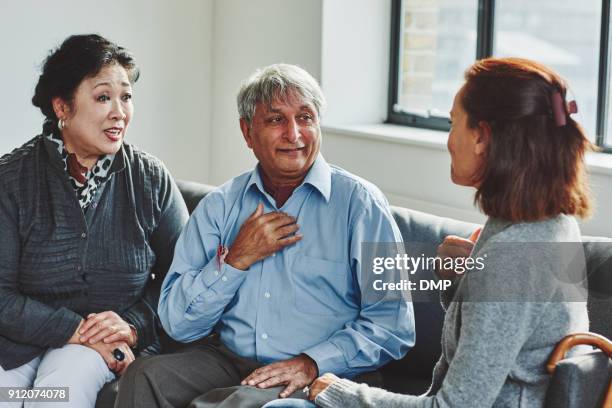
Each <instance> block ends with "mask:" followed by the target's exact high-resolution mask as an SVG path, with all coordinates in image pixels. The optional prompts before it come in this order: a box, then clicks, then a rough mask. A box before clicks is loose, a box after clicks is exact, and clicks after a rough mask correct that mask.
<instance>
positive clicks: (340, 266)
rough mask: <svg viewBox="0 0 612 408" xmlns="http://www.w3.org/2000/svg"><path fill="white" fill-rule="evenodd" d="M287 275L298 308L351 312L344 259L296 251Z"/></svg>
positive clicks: (325, 312)
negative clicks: (339, 259)
mask: <svg viewBox="0 0 612 408" xmlns="http://www.w3.org/2000/svg"><path fill="white" fill-rule="evenodd" d="M291 279H292V282H293V291H294V301H295V307H296V309H297V310H298V311H300V312H302V313H307V314H313V315H320V316H334V315H345V314H350V313H353V309H354V305H353V303H352V302H351V301H350V299H349V296H350V292H349V291H350V288H351V287H352V274H351V271H350V268H349V266H348V263H346V262H334V261H328V260H326V259H321V258H315V257H311V256H308V255H304V254H299V255H298V256H296V258H295V261H294V263H293V266H292V270H291Z"/></svg>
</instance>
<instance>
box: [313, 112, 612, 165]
mask: <svg viewBox="0 0 612 408" xmlns="http://www.w3.org/2000/svg"><path fill="white" fill-rule="evenodd" d="M322 130H323V132H324V133H334V134H338V135H343V136H351V137H359V138H362V139H369V140H373V141H378V142H381V141H382V142H389V143H396V144H403V145H409V146H416V147H423V148H428V149H432V150H442V151H446V141H447V139H448V132H443V131H439V130H431V129H420V128H415V127H409V126H400V125H391V124H386V123H378V124H377V123H374V124H365V125H333V124H330V125H323V126H322ZM586 162H587V167H588V169H589V171H590V172H591V173H595V174H603V175H607V176H612V154H609V153H587V157H586Z"/></svg>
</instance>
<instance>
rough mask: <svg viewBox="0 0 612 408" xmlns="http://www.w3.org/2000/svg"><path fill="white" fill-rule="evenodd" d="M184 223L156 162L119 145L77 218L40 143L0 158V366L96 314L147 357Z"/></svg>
mask: <svg viewBox="0 0 612 408" xmlns="http://www.w3.org/2000/svg"><path fill="white" fill-rule="evenodd" d="M187 217H188V214H187V208H186V207H185V203H184V202H183V199H182V197H181V194H180V192H179V190H178V187H177V186H176V185H175V183H174V182H173V181H172V179H171V178H170V174H169V173H168V171H167V170H166V168H165V167H164V165H163V164H162V163H161V162H160V161H159V160H158V159H156V158H154V157H153V156H150V155H148V154H146V153H144V152H141V151H139V150H137V149H136V148H134V147H132V146H130V145H128V144H124V145H123V146H122V148H121V150H120V151H119V152H118V153H117V155H116V156H115V160H114V162H113V164H112V165H111V168H110V177H109V178H108V179H107V180H106V181H105V182H104V183H103V185H101V186H100V188H99V189H98V190H97V193H96V195H95V196H94V198H93V201H92V203H91V205H90V207H89V209H88V210H87V212H86V213H83V211H82V210H81V207H80V205H79V202H78V199H77V196H76V194H75V191H74V189H73V187H72V186H71V185H70V183H69V180H68V175H67V173H66V171H65V170H64V163H63V161H62V159H61V157H60V155H59V153H58V151H57V148H56V145H55V144H54V143H53V142H52V141H50V140H49V139H48V138H47V137H43V136H37V137H35V138H34V139H32V140H31V141H29V142H28V143H26V144H25V145H23V146H22V147H20V148H18V149H15V150H14V151H13V152H12V153H10V154H7V155H5V156H3V157H2V158H0V233H1V234H2V244H1V245H0V366H2V368H3V369H5V370H10V369H13V368H15V367H19V366H21V365H22V364H24V363H27V362H28V361H30V360H32V359H33V358H34V357H36V356H39V355H41V354H42V353H44V352H45V350H46V349H48V348H56V347H61V346H63V345H64V344H66V342H67V341H68V339H70V337H71V336H72V334H73V333H74V331H75V330H76V328H77V326H78V324H79V322H80V320H81V319H83V318H84V317H85V316H87V315H88V314H89V313H92V312H101V311H105V310H113V311H115V312H116V313H118V314H119V315H120V316H121V317H122V318H123V319H124V320H126V321H127V322H128V323H130V324H133V325H134V326H135V327H136V330H137V332H138V345H137V350H138V351H144V350H147V351H148V352H155V351H157V349H158V348H159V344H158V343H159V339H158V330H159V319H158V317H157V310H156V305H157V301H158V298H159V287H160V285H161V282H162V281H163V279H164V275H165V274H166V271H167V270H168V267H169V265H170V262H171V260H172V254H173V250H174V244H175V243H176V240H177V238H178V235H179V234H180V232H181V228H182V227H183V225H184V224H185V222H186V221H187ZM152 274H155V275H156V279H152V276H151V275H152Z"/></svg>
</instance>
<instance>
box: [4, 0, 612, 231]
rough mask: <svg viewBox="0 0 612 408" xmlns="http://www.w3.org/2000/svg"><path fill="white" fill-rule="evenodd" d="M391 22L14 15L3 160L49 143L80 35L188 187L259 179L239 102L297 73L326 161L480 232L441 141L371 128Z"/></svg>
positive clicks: (231, 0)
mask: <svg viewBox="0 0 612 408" xmlns="http://www.w3.org/2000/svg"><path fill="white" fill-rule="evenodd" d="M389 22H390V0H327V1H324V0H307V1H303V0H181V1H178V2H170V1H163V0H158V1H146V0H131V1H128V2H124V1H119V0H106V1H105V2H102V3H95V2H82V1H78V0H57V1H55V2H53V3H51V2H42V1H34V0H25V1H20V2H17V1H4V2H3V3H2V10H1V14H0V38H1V40H0V44H1V45H2V50H3V58H2V71H1V72H2V75H0V89H2V90H3V96H4V97H3V98H0V120H1V123H2V124H3V129H4V130H3V135H2V137H1V138H0V154H1V153H5V152H8V151H9V150H11V149H12V148H13V147H16V146H18V145H20V144H22V143H23V142H25V141H26V140H28V139H29V138H31V137H32V136H33V135H34V134H36V133H38V132H39V130H40V125H41V122H42V115H40V113H39V112H38V111H37V110H36V109H35V108H34V107H33V106H32V105H31V103H30V98H31V96H32V91H33V88H34V85H35V81H36V79H37V72H38V64H39V63H40V62H41V61H42V60H43V58H44V57H45V55H46V54H47V51H48V50H49V49H51V48H52V47H54V46H56V45H58V44H59V43H60V42H61V41H62V40H63V39H64V38H65V37H66V36H67V35H69V34H72V33H84V32H99V33H101V34H102V35H105V36H107V37H108V38H110V39H111V40H114V41H116V42H118V43H119V44H121V45H124V46H126V47H127V48H130V49H131V50H132V51H133V52H134V54H135V55H136V58H137V60H138V62H139V64H140V66H141V68H142V76H141V79H140V81H139V82H138V83H137V84H136V87H135V104H136V116H135V120H134V121H133V122H132V125H131V128H130V131H129V134H128V138H129V140H130V141H131V142H133V143H135V144H137V145H138V146H140V147H142V148H143V149H145V150H147V151H149V152H151V153H153V154H155V155H157V156H158V157H160V158H162V160H164V162H165V163H166V164H167V165H168V167H169V168H170V170H171V171H172V173H173V174H174V175H175V176H176V177H178V178H185V179H191V180H196V181H201V182H208V183H212V184H219V183H222V182H224V181H226V180H228V179H229V178H231V177H233V176H235V175H237V174H238V173H240V172H242V171H245V170H248V169H250V168H252V166H253V165H254V164H255V159H254V157H253V155H252V153H251V151H250V150H249V149H247V147H246V146H245V144H244V142H243V140H242V136H241V134H240V130H239V127H238V118H237V112H236V103H235V96H236V93H237V90H238V88H239V86H240V83H241V81H242V80H244V79H245V78H246V77H247V76H248V75H249V74H251V73H252V72H253V70H254V69H256V68H258V67H262V66H265V65H268V64H272V63H276V62H287V63H293V64H298V65H300V66H302V67H304V68H305V69H306V70H308V71H309V72H310V73H312V74H313V75H314V76H315V77H316V78H317V79H319V80H320V81H321V83H322V86H323V89H324V92H325V94H326V96H327V98H328V105H329V106H328V109H327V111H326V112H325V114H324V116H323V120H324V124H325V125H326V127H325V128H324V136H323V147H322V151H323V153H324V155H325V157H326V158H327V159H328V161H330V162H332V163H336V164H338V165H340V166H342V167H345V168H346V169H347V170H349V171H352V172H354V173H357V174H359V175H361V176H362V177H365V178H368V179H370V180H371V181H373V182H374V183H376V184H378V185H379V186H380V187H381V188H382V190H383V191H384V192H385V193H386V194H387V195H388V197H389V198H390V201H391V202H392V203H394V204H398V205H403V206H407V207H411V208H415V209H419V210H422V211H428V212H431V213H434V214H438V215H443V216H450V217H455V218H460V219H465V220H471V221H477V222H480V221H482V220H483V219H484V217H483V216H482V215H481V214H479V213H478V212H477V211H476V210H475V209H474V208H473V206H472V191H471V190H469V189H465V188H461V187H457V186H454V185H453V184H452V183H451V182H450V179H449V176H448V167H449V158H448V154H447V153H446V152H445V150H444V148H443V143H444V137H445V136H444V135H443V134H440V133H435V134H434V133H427V131H421V130H415V129H411V128H404V127H388V126H387V127H384V126H383V127H382V130H381V126H376V125H372V124H373V123H380V122H381V121H382V120H383V119H384V117H385V115H386V109H387V100H386V99H387V80H388V69H389V67H388V61H389V45H388V39H389V30H390V26H389ZM377 133H380V135H381V136H380V137H377V136H376V134H377ZM388 134H393V136H392V137H389V136H388ZM406 138H408V139H415V138H417V139H419V138H420V139H421V140H422V141H423V142H422V143H414V140H412V141H410V142H409V141H407V140H405V139H406ZM431 140H434V141H435V142H430V141H431ZM603 161H604V162H605V161H608V162H609V161H612V156H608V159H606V160H603ZM610 168H611V169H612V166H610ZM592 171H594V173H593V174H592V175H591V184H592V188H593V191H594V193H595V196H596V199H597V205H598V206H597V211H596V214H595V217H594V218H593V219H592V220H591V221H589V222H587V223H585V224H584V226H583V231H584V232H585V233H587V234H598V235H607V236H612V206H610V205H609V203H610V202H612V171H600V170H597V168H595V169H594V170H593V169H592Z"/></svg>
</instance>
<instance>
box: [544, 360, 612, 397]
mask: <svg viewBox="0 0 612 408" xmlns="http://www.w3.org/2000/svg"><path fill="white" fill-rule="evenodd" d="M610 379H612V363H611V362H610V360H609V358H608V356H607V355H605V354H604V353H603V352H602V351H599V350H598V351H592V352H590V353H588V354H584V355H579V356H575V357H570V358H566V359H564V360H561V361H560V362H559V363H558V364H557V367H556V369H555V373H554V375H553V378H552V379H551V381H550V387H549V388H548V392H547V394H546V407H549V408H553V407H554V408H599V407H601V406H602V401H603V398H604V396H605V392H606V390H607V389H608V384H609V382H610Z"/></svg>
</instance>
